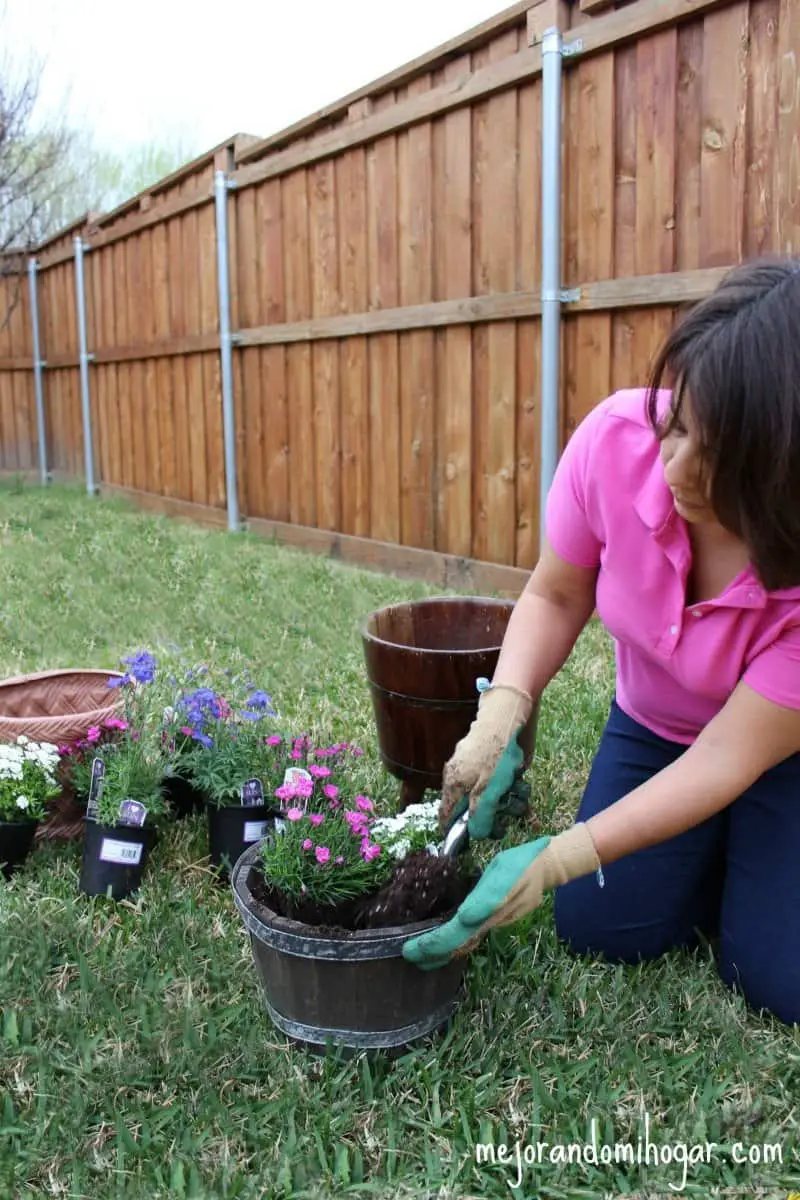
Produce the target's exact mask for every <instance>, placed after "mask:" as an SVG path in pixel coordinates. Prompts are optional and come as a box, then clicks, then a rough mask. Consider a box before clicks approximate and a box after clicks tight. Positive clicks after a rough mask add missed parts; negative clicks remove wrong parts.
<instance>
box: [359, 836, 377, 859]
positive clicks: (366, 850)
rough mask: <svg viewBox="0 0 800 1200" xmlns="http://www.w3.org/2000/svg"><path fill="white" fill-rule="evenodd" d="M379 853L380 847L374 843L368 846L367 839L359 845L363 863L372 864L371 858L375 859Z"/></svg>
mask: <svg viewBox="0 0 800 1200" xmlns="http://www.w3.org/2000/svg"><path fill="white" fill-rule="evenodd" d="M380 852H381V848H380V846H378V845H376V844H375V843H372V844H370V841H369V838H365V839H364V841H363V842H362V843H361V857H362V858H363V859H364V861H365V862H372V860H373V858H377V857H378V855H379V854H380Z"/></svg>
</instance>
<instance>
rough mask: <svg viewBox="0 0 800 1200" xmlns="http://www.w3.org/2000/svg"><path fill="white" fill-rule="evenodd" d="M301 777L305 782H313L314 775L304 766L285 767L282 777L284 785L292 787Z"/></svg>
mask: <svg viewBox="0 0 800 1200" xmlns="http://www.w3.org/2000/svg"><path fill="white" fill-rule="evenodd" d="M301 779H305V781H306V783H313V782H314V776H313V775H312V774H311V773H310V772H309V771H306V769H305V768H304V767H287V768H286V774H285V775H284V777H283V783H284V787H294V785H295V784H296V783H299V782H300V780H301Z"/></svg>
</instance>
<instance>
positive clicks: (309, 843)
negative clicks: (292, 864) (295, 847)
mask: <svg viewBox="0 0 800 1200" xmlns="http://www.w3.org/2000/svg"><path fill="white" fill-rule="evenodd" d="M313 845H314V843H313V842H312V840H311V838H306V840H305V841H304V842H303V849H304V850H310V849H311V847H312V846H313Z"/></svg>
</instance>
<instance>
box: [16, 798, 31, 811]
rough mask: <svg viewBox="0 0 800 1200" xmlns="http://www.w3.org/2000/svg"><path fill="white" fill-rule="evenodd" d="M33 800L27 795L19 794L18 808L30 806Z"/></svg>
mask: <svg viewBox="0 0 800 1200" xmlns="http://www.w3.org/2000/svg"><path fill="white" fill-rule="evenodd" d="M30 806H31V802H30V800H29V799H28V797H27V796H17V808H22V809H25V808H30Z"/></svg>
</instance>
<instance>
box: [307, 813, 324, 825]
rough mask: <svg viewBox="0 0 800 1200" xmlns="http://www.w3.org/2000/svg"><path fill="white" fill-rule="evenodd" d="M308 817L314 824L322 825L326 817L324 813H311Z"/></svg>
mask: <svg viewBox="0 0 800 1200" xmlns="http://www.w3.org/2000/svg"><path fill="white" fill-rule="evenodd" d="M308 819H309V821H310V822H311V824H312V825H321V824H322V822H323V821H324V820H325V817H324V816H323V814H322V813H311V814H310V816H309V818H308Z"/></svg>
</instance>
